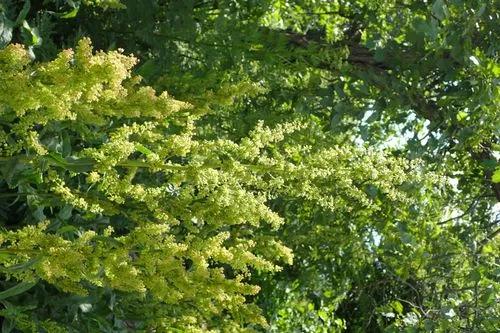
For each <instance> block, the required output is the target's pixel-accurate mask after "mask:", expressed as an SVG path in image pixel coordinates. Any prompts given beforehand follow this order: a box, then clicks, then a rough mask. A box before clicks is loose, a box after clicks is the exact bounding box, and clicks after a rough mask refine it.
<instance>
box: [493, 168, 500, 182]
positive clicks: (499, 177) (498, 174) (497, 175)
mask: <svg viewBox="0 0 500 333" xmlns="http://www.w3.org/2000/svg"><path fill="white" fill-rule="evenodd" d="M491 181H492V182H493V183H500V168H497V169H496V170H495V172H494V173H493V176H492V177H491Z"/></svg>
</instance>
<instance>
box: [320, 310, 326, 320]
mask: <svg viewBox="0 0 500 333" xmlns="http://www.w3.org/2000/svg"><path fill="white" fill-rule="evenodd" d="M318 316H319V317H320V318H321V320H323V321H327V320H328V313H326V311H323V310H319V311H318Z"/></svg>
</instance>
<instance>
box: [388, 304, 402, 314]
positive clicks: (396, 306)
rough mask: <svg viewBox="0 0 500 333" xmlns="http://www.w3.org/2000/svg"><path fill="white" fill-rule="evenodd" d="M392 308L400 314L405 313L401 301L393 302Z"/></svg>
mask: <svg viewBox="0 0 500 333" xmlns="http://www.w3.org/2000/svg"><path fill="white" fill-rule="evenodd" d="M391 307H392V308H393V309H394V311H396V312H397V313H398V314H402V313H403V305H402V304H401V303H400V302H399V301H393V302H391Z"/></svg>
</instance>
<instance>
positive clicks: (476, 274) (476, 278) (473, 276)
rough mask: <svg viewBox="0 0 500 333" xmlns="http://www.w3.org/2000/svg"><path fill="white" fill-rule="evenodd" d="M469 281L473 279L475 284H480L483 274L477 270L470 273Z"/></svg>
mask: <svg viewBox="0 0 500 333" xmlns="http://www.w3.org/2000/svg"><path fill="white" fill-rule="evenodd" d="M469 279H471V280H472V281H474V282H478V281H479V280H481V273H480V272H479V271H478V270H477V269H475V270H473V271H472V272H470V274H469Z"/></svg>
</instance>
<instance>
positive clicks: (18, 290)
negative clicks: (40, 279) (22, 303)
mask: <svg viewBox="0 0 500 333" xmlns="http://www.w3.org/2000/svg"><path fill="white" fill-rule="evenodd" d="M36 284H37V282H21V283H18V284H17V285H15V286H14V287H12V288H9V289H7V290H4V291H2V292H0V300H1V299H6V298H7V297H12V296H15V295H19V294H22V293H24V292H25V291H27V290H29V289H31V288H33V287H34V286H35V285H36Z"/></svg>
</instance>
